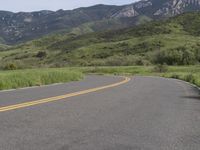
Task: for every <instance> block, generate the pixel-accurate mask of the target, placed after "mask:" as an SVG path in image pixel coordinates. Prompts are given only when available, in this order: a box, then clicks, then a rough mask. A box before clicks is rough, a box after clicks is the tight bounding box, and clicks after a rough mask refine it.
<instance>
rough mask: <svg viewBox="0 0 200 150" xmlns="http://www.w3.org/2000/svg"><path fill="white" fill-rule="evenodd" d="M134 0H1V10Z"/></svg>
mask: <svg viewBox="0 0 200 150" xmlns="http://www.w3.org/2000/svg"><path fill="white" fill-rule="evenodd" d="M134 1H136V0H0V2H1V5H0V10H8V11H14V12H18V11H37V10H58V9H65V10H68V9H74V8H78V7H85V6H92V5H95V4H110V5H123V4H129V3H133V2H134Z"/></svg>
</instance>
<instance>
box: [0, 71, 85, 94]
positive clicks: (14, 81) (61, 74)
mask: <svg viewBox="0 0 200 150" xmlns="http://www.w3.org/2000/svg"><path fill="white" fill-rule="evenodd" d="M82 78H83V74H82V73H81V72H79V71H75V70H71V69H32V70H17V71H2V72H0V90H3V89H12V88H22V87H30V86H40V85H47V84H52V83H61V82H69V81H76V80H80V79H82Z"/></svg>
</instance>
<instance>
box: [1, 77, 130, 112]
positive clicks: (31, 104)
mask: <svg viewBox="0 0 200 150" xmlns="http://www.w3.org/2000/svg"><path fill="white" fill-rule="evenodd" d="M123 78H124V79H123V81H120V82H117V83H114V84H110V85H106V86H101V87H97V88H92V89H88V90H84V91H79V92H75V93H70V94H65V95H60V96H55V97H50V98H44V99H40V100H34V101H30V102H25V103H20V104H15V105H10V106H5V107H0V112H5V111H9V110H15V109H20V108H25V107H30V106H34V105H39V104H44V103H48V102H53V101H58V100H62V99H65V98H69V97H74V96H79V95H83V94H87V93H92V92H96V91H100V90H103V89H108V88H112V87H116V86H119V85H122V84H125V83H127V82H129V81H130V80H131V79H130V78H128V77H123Z"/></svg>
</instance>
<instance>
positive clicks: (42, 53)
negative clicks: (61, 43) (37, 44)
mask: <svg viewBox="0 0 200 150" xmlns="http://www.w3.org/2000/svg"><path fill="white" fill-rule="evenodd" d="M46 56H47V52H45V51H39V52H38V53H37V54H36V57H38V58H45V57H46Z"/></svg>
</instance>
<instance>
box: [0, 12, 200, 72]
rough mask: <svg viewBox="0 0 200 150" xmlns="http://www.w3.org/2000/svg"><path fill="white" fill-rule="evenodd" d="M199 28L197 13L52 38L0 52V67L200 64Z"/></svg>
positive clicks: (59, 35) (199, 20) (199, 16)
mask: <svg viewBox="0 0 200 150" xmlns="http://www.w3.org/2000/svg"><path fill="white" fill-rule="evenodd" d="M97 27H98V26H97ZM199 27H200V13H186V14H182V15H180V16H177V17H174V18H171V19H168V20H162V21H152V22H150V23H146V24H142V25H140V26H136V27H132V28H126V29H120V30H113V31H106V32H99V33H90V34H84V35H77V34H75V33H71V34H54V35H50V36H46V37H43V38H41V39H38V40H34V41H30V42H27V43H25V44H20V45H17V46H13V47H11V48H8V49H7V50H6V51H0V62H1V68H2V69H4V68H7V69H12V68H32V67H63V66H123V65H124V66H130V65H151V64H168V65H194V64H199V62H200V28H199ZM10 66H11V67H10ZM13 66H14V67H13Z"/></svg>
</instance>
